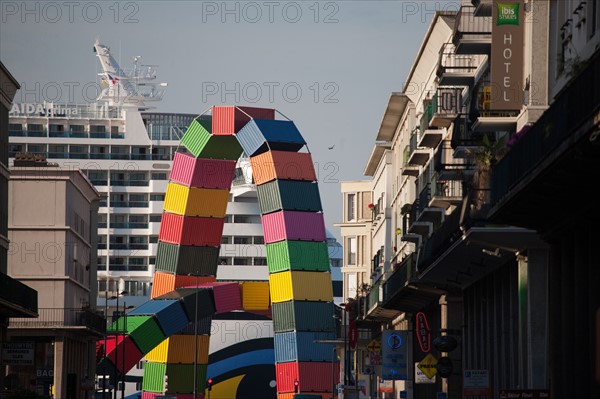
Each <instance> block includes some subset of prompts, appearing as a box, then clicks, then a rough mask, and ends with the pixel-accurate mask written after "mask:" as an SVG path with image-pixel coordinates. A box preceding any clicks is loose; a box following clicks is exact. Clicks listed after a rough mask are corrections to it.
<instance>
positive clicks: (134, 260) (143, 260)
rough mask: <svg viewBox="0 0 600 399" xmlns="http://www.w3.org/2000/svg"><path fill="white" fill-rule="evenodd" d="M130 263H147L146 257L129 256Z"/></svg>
mask: <svg viewBox="0 0 600 399" xmlns="http://www.w3.org/2000/svg"><path fill="white" fill-rule="evenodd" d="M129 264H130V265H145V264H146V258H142V257H130V258H129Z"/></svg>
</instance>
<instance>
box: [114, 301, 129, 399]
mask: <svg viewBox="0 0 600 399" xmlns="http://www.w3.org/2000/svg"><path fill="white" fill-rule="evenodd" d="M121 295H127V291H121V292H119V293H118V294H117V296H116V297H117V315H118V314H119V297H120V296H121ZM125 321H126V320H123V323H125ZM123 331H125V332H126V331H127V325H125V324H124V325H123ZM125 332H122V331H121V329H120V328H119V318H118V317H117V329H116V331H115V375H114V379H115V389H114V391H113V398H114V399H117V393H118V392H119V389H118V385H119V384H118V378H117V367H118V365H119V351H118V350H117V348H118V347H119V335H120V334H121V333H123V336H125ZM123 347H125V346H123ZM123 359H125V353H124V352H123ZM123 368H124V367H123Z"/></svg>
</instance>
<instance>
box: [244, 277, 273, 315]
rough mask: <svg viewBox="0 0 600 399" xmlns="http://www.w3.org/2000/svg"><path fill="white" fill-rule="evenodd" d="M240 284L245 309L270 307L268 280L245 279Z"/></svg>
mask: <svg viewBox="0 0 600 399" xmlns="http://www.w3.org/2000/svg"><path fill="white" fill-rule="evenodd" d="M240 285H241V288H242V307H243V308H244V310H248V311H252V310H268V309H269V308H270V305H271V304H270V300H269V283H268V282H263V281H244V282H243V283H240Z"/></svg>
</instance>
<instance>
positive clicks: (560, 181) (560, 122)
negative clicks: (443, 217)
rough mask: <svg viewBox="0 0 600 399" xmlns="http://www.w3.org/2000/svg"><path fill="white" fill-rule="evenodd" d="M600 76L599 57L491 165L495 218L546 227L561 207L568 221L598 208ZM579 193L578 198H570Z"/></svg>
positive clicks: (553, 222) (553, 221)
mask: <svg viewBox="0 0 600 399" xmlns="http://www.w3.org/2000/svg"><path fill="white" fill-rule="evenodd" d="M599 76H600V57H598V56H596V57H595V58H592V59H591V60H590V61H589V62H588V64H587V66H586V68H585V69H584V70H582V71H581V73H580V74H579V75H578V76H577V77H575V78H573V80H572V81H571V82H570V84H569V85H568V86H567V87H566V88H565V89H564V90H563V91H562V92H561V93H560V94H559V95H558V96H557V97H556V99H555V100H554V102H553V103H552V105H551V106H550V108H549V109H548V110H546V112H545V113H544V114H543V115H542V116H541V117H540V118H539V120H538V121H537V122H536V123H535V124H534V125H533V127H531V129H530V130H529V131H527V132H526V133H525V134H524V135H522V136H521V137H519V138H518V139H517V140H515V142H514V144H513V145H512V147H511V148H510V151H509V152H508V153H507V154H506V155H505V156H504V157H503V158H502V159H501V160H500V161H499V162H498V163H497V164H496V165H495V166H494V167H493V171H492V176H493V179H492V203H493V204H494V205H493V208H492V210H491V216H492V218H493V220H494V221H500V222H502V223H509V224H517V223H518V225H522V226H530V227H532V228H536V229H539V230H540V231H545V230H547V229H549V228H550V226H554V225H555V223H556V220H555V218H552V217H548V215H553V214H556V212H557V211H558V209H560V211H559V212H560V213H561V217H562V218H567V219H568V218H570V217H571V216H570V215H573V214H577V215H590V213H589V212H597V207H596V202H595V201H596V200H594V198H597V195H596V194H595V188H596V184H595V183H594V182H598V181H599V180H600V168H599V167H598V159H600V145H599V143H600V140H599V139H598V137H599V136H598V132H599V130H600V113H599V111H598V104H600V79H598V77H599ZM575 193H577V197H576V198H577V199H574V198H573V197H572V196H573V194H575ZM573 201H575V202H573ZM557 204H562V205H563V206H561V207H560V208H557ZM586 206H589V208H588V210H587V211H586ZM573 217H574V216H573Z"/></svg>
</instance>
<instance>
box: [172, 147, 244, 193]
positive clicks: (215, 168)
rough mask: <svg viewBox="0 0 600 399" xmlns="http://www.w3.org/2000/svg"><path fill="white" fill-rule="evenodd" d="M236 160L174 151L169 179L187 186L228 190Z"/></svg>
mask: <svg viewBox="0 0 600 399" xmlns="http://www.w3.org/2000/svg"><path fill="white" fill-rule="evenodd" d="M235 165H236V161H228V160H220V159H205V158H196V157H194V155H192V154H190V153H189V152H187V151H186V152H176V153H175V157H174V158H173V166H172V168H171V175H170V178H171V181H173V182H176V183H179V184H182V185H184V186H187V187H199V188H218V189H223V190H229V189H230V188H231V182H232V181H233V173H234V172H235Z"/></svg>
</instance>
